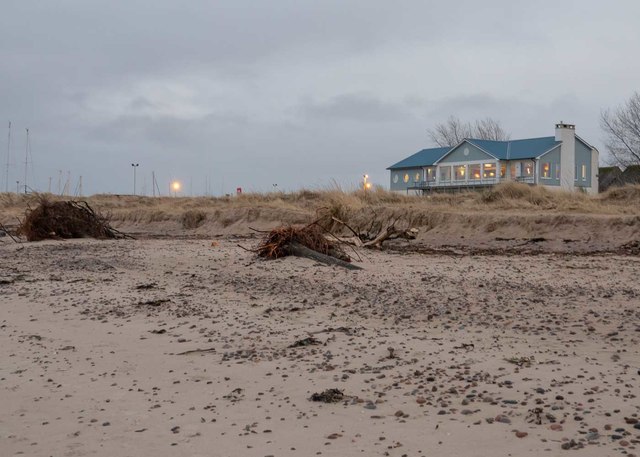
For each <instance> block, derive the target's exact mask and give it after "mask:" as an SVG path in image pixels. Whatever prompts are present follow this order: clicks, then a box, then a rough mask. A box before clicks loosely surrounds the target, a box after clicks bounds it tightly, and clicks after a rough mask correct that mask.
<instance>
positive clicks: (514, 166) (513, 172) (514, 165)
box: [510, 163, 520, 179]
mask: <svg viewBox="0 0 640 457" xmlns="http://www.w3.org/2000/svg"><path fill="white" fill-rule="evenodd" d="M518 165H520V164H518V163H512V164H511V165H510V168H511V170H510V171H511V179H515V178H516V177H518V171H517V168H518Z"/></svg>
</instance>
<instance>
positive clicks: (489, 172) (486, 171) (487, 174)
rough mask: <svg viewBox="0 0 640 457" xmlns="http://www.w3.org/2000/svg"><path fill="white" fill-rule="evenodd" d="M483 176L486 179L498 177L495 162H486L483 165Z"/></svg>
mask: <svg viewBox="0 0 640 457" xmlns="http://www.w3.org/2000/svg"><path fill="white" fill-rule="evenodd" d="M482 177H483V178H484V179H493V178H495V177H496V164H495V163H485V164H484V165H483V166H482Z"/></svg>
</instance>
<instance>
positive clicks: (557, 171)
mask: <svg viewBox="0 0 640 457" xmlns="http://www.w3.org/2000/svg"><path fill="white" fill-rule="evenodd" d="M556 179H557V180H560V164H559V163H557V164H556Z"/></svg>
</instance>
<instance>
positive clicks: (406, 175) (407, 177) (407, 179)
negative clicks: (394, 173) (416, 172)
mask: <svg viewBox="0 0 640 457" xmlns="http://www.w3.org/2000/svg"><path fill="white" fill-rule="evenodd" d="M403 181H404V182H409V174H408V173H406V174H405V175H404V178H403Z"/></svg>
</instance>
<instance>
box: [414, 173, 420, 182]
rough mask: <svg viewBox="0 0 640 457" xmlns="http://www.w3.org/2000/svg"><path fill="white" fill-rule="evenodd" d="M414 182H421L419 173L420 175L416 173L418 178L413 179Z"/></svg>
mask: <svg viewBox="0 0 640 457" xmlns="http://www.w3.org/2000/svg"><path fill="white" fill-rule="evenodd" d="M413 180H414V181H415V182H418V181H420V173H419V172H418V173H416V176H415V177H414V178H413Z"/></svg>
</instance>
